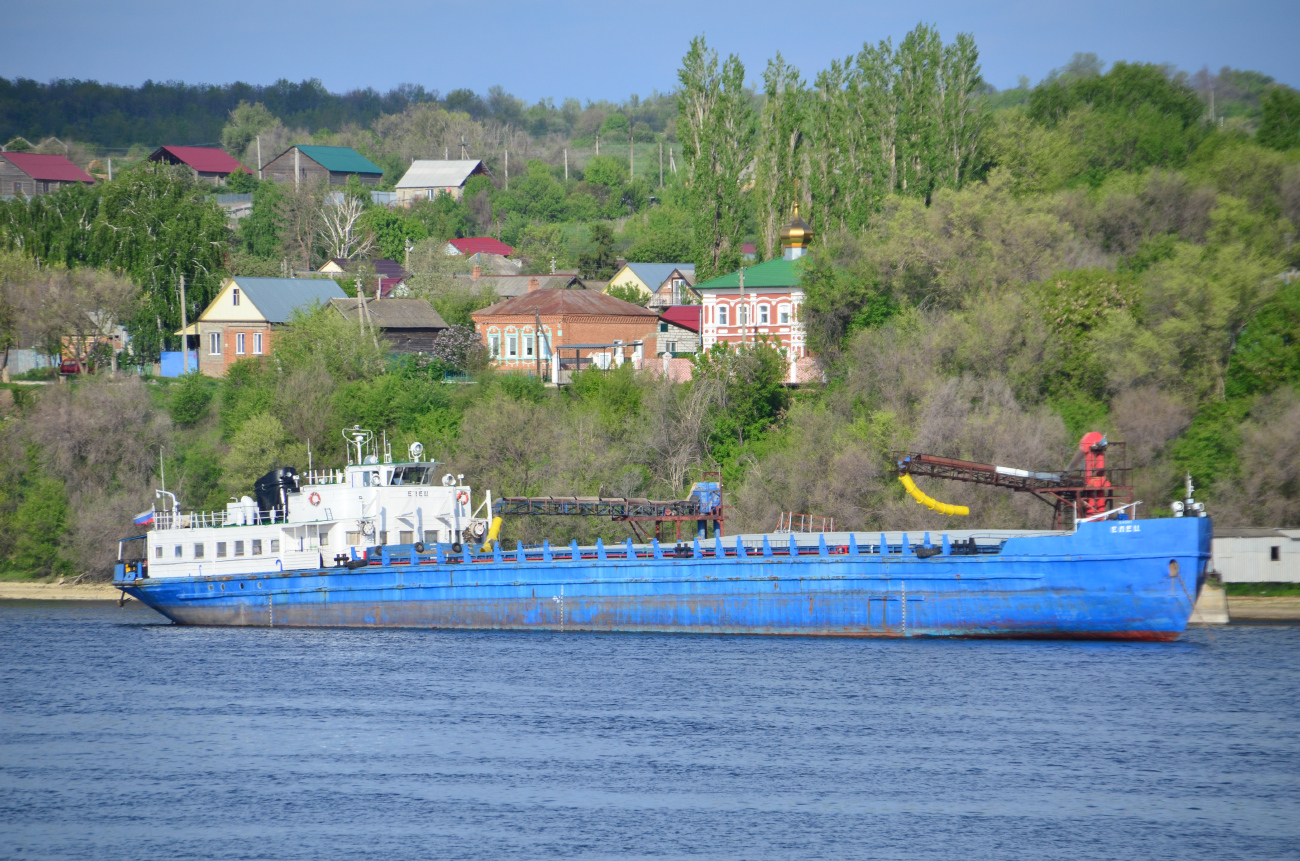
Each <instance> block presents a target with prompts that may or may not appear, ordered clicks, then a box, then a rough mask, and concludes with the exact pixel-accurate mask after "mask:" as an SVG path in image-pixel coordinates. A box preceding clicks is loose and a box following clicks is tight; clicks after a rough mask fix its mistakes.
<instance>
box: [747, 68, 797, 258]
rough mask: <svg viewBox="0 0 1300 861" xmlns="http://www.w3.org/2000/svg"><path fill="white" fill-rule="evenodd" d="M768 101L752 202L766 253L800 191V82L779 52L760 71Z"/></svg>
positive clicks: (770, 253)
mask: <svg viewBox="0 0 1300 861" xmlns="http://www.w3.org/2000/svg"><path fill="white" fill-rule="evenodd" d="M763 81H764V83H765V84H766V93H767V101H766V102H765V103H764V104H763V111H762V113H761V114H760V116H759V123H758V128H759V130H758V145H757V162H756V168H755V176H754V179H755V187H754V190H755V200H756V201H757V204H758V223H759V232H760V235H761V238H762V249H763V255H764V256H765V257H769V258H770V257H775V256H776V255H777V254H779V253H780V251H779V246H778V242H779V240H780V233H781V228H782V227H784V226H785V223H786V220H787V219H788V218H789V214H790V211H791V209H792V208H793V206H794V203H795V201H796V199H797V197H796V195H798V193H799V186H798V184H799V178H800V176H801V175H802V173H803V170H802V165H801V163H800V161H801V156H802V154H803V153H802V147H801V144H802V143H803V139H804V133H803V126H804V117H803V102H804V99H805V98H806V94H805V92H804V82H803V80H802V79H801V78H800V77H799V70H798V69H796V68H795V67H794V66H791V65H789V64H787V63H786V62H785V59H784V58H783V57H782V56H781V54H780V52H779V51H778V52H777V55H776V59H774V60H769V61H768V63H767V70H766V71H765V72H764V73H763Z"/></svg>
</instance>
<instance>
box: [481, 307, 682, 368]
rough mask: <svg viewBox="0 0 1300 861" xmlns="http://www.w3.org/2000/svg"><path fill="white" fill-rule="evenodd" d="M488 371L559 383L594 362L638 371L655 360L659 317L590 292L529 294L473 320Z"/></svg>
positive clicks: (484, 311) (491, 309)
mask: <svg viewBox="0 0 1300 861" xmlns="http://www.w3.org/2000/svg"><path fill="white" fill-rule="evenodd" d="M471 316H472V317H473V319H474V326H475V328H476V329H477V330H478V333H479V336H480V337H481V338H482V339H483V343H484V344H486V345H487V348H488V355H489V357H490V360H491V363H492V366H493V367H495V368H498V369H501V370H506V371H519V372H521V373H529V374H535V373H538V371H539V370H540V372H541V374H542V375H545V376H550V377H551V378H552V379H557V378H558V376H559V375H558V374H557V373H555V372H556V371H558V369H559V365H557V364H554V363H552V361H551V360H552V357H553V356H555V355H557V354H558V355H560V356H561V358H562V361H563V366H564V367H565V368H566V369H572V368H579V367H586V366H587V365H589V364H592V363H595V364H596V365H598V366H604V365H606V364H614V365H621V364H622V363H623V362H625V361H630V362H633V363H634V364H635V366H636V367H638V368H639V367H642V366H643V364H644V361H645V359H646V357H647V356H654V355H656V350H655V338H656V334H657V333H656V330H657V328H658V323H659V315H657V314H656V313H655V312H653V311H649V310H647V309H645V308H642V307H641V306H640V305H633V304H632V303H630V302H624V301H623V300H621V299H615V298H614V297H613V296H606V295H604V294H603V293H597V292H595V291H594V290H542V289H535V290H531V291H529V292H527V293H525V294H523V295H522V296H515V297H513V298H511V299H507V300H505V301H504V302H498V303H497V304H495V305H491V306H489V307H487V308H484V309H482V310H481V311H476V312H475V313H474V314H472V315H471Z"/></svg>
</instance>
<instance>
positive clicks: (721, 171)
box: [677, 36, 754, 278]
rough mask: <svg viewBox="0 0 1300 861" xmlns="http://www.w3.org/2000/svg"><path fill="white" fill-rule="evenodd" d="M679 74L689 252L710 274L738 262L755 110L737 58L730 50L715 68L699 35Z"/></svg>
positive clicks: (703, 273) (706, 274) (700, 268)
mask: <svg viewBox="0 0 1300 861" xmlns="http://www.w3.org/2000/svg"><path fill="white" fill-rule="evenodd" d="M677 78H678V81H679V82H680V84H681V89H680V91H679V93H678V96H677V108H678V116H679V119H678V123H679V126H678V135H679V137H681V139H682V154H683V156H684V157H685V161H686V183H687V200H688V202H689V209H690V212H691V226H692V229H693V233H694V249H693V256H694V262H695V268H696V272H698V273H699V276H700V277H701V278H710V277H713V276H714V275H716V274H718V273H721V272H728V271H730V270H732V269H735V268H737V267H738V266H739V265H740V256H741V241H742V239H743V238H744V222H745V219H744V201H743V199H742V197H741V193H740V185H741V174H742V173H744V172H745V170H746V168H747V167H749V166H750V164H751V162H752V161H753V158H754V150H753V146H754V109H753V106H752V105H751V103H750V94H749V92H748V91H747V90H746V89H745V66H744V64H742V63H741V62H740V58H739V57H737V56H736V55H735V54H732V55H731V56H729V57H727V60H726V62H725V63H723V64H722V66H721V68H719V65H718V53H717V51H714V50H713V49H711V48H709V47H708V45H706V44H705V41H704V37H703V36H697V37H695V38H694V39H692V40H691V47H690V50H688V51H687V52H686V56H685V57H683V58H682V68H681V70H680V71H678V73H677Z"/></svg>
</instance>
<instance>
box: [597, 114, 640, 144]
mask: <svg viewBox="0 0 1300 861" xmlns="http://www.w3.org/2000/svg"><path fill="white" fill-rule="evenodd" d="M631 133H632V126H631V124H630V123H628V121H627V117H625V116H623V115H622V114H610V115H609V116H607V117H605V121H604V122H602V123H601V124H600V138H601V140H603V141H611V142H612V141H625V140H627V139H628V135H630V134H631Z"/></svg>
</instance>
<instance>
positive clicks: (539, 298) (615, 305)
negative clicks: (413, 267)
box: [470, 290, 659, 320]
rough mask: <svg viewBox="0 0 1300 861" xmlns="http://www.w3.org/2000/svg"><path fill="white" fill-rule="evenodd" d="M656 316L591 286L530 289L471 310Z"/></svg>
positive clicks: (478, 315)
mask: <svg viewBox="0 0 1300 861" xmlns="http://www.w3.org/2000/svg"><path fill="white" fill-rule="evenodd" d="M533 315H541V316H547V317H646V318H649V317H658V316H659V315H658V314H656V313H655V312H654V311H651V310H648V309H646V308H642V307H641V306H640V305H633V304H632V303H631V302H624V301H623V300H622V299H615V298H614V297H613V296H606V295H605V294H604V293H597V292H596V291H595V290H534V291H532V292H531V293H525V294H523V295H522V296H516V297H514V298H513V299H507V300H506V301H504V302H498V303H497V304H495V305H492V306H490V307H487V308H484V309H483V310H482V311H475V312H474V313H473V314H471V315H470V316H471V317H473V318H474V319H475V320H477V319H479V318H482V317H519V316H526V317H530V316H533Z"/></svg>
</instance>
